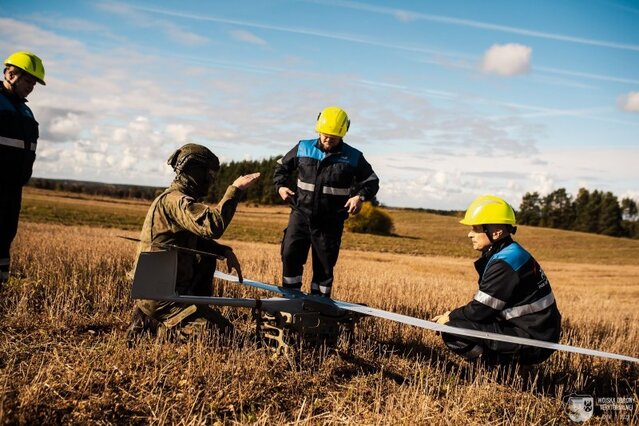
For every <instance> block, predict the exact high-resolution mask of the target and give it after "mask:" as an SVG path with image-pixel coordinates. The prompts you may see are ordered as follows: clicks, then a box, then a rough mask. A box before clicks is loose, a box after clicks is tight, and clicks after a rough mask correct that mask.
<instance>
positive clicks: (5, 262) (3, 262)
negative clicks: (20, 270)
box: [0, 258, 9, 266]
mask: <svg viewBox="0 0 639 426" xmlns="http://www.w3.org/2000/svg"><path fill="white" fill-rule="evenodd" d="M8 264H9V259H8V258H5V259H0V266H6V265H8Z"/></svg>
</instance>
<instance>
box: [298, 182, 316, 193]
mask: <svg viewBox="0 0 639 426" xmlns="http://www.w3.org/2000/svg"><path fill="white" fill-rule="evenodd" d="M297 187H298V188H299V189H303V190H304V191H315V185H314V184H312V183H306V182H302V181H301V180H299V179H298V180H297Z"/></svg>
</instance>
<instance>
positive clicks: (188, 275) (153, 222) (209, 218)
mask: <svg viewBox="0 0 639 426" xmlns="http://www.w3.org/2000/svg"><path fill="white" fill-rule="evenodd" d="M240 193H241V191H240V190H239V189H237V188H236V187H234V186H229V187H228V189H227V190H226V193H225V194H224V197H223V198H222V199H221V200H220V202H219V203H218V204H217V206H216V207H215V208H212V206H210V205H208V204H204V203H198V202H196V201H195V199H193V198H192V197H190V196H188V195H186V194H185V193H184V192H183V191H182V190H181V189H180V186H179V183H177V182H173V184H171V186H170V187H169V188H167V189H166V190H165V191H164V192H163V193H162V194H160V195H159V196H158V197H157V198H156V199H155V200H154V201H153V203H152V204H151V207H150V208H149V211H148V213H147V215H146V219H145V220H144V225H143V226H142V232H141V234H140V244H139V246H138V255H139V254H140V252H143V251H156V250H162V248H161V247H158V246H157V245H154V243H164V244H173V245H176V246H180V247H186V248H191V249H197V250H204V251H208V252H212V253H215V254H223V253H224V251H225V250H226V249H229V247H226V246H222V245H220V244H217V243H216V242H215V241H213V240H214V239H217V238H220V237H221V236H222V234H224V231H225V230H226V228H227V227H228V226H229V224H230V222H231V219H232V218H233V215H234V214H235V209H236V208H237V203H238V201H239V198H240ZM202 263H207V264H208V265H207V269H210V268H211V267H212V268H213V270H215V260H214V259H213V258H212V257H206V256H200V255H196V254H191V253H185V252H180V253H178V271H177V283H176V290H177V291H178V292H179V293H182V294H194V286H195V285H197V283H196V281H197V278H198V276H199V275H200V274H199V272H198V265H200V264H202ZM211 264H212V265H211ZM209 284H210V281H209Z"/></svg>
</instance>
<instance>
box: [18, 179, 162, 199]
mask: <svg viewBox="0 0 639 426" xmlns="http://www.w3.org/2000/svg"><path fill="white" fill-rule="evenodd" d="M28 185H29V186H32V187H34V188H40V189H50V190H53V191H64V192H73V193H76V194H87V195H93V196H103V197H113V198H132V199H139V200H153V199H154V198H155V197H156V196H157V195H159V194H160V193H161V192H162V190H163V188H159V187H156V186H141V185H127V184H113V183H101V182H86V181H80V180H68V179H45V178H31V180H29V183H28Z"/></svg>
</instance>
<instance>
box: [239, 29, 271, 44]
mask: <svg viewBox="0 0 639 426" xmlns="http://www.w3.org/2000/svg"><path fill="white" fill-rule="evenodd" d="M231 36H233V38H234V39H235V40H239V41H243V42H246V43H251V44H257V45H259V46H266V45H267V44H268V43H267V42H266V41H265V40H264V39H262V38H260V37H258V36H256V35H255V34H253V33H252V32H250V31H245V30H234V31H231Z"/></svg>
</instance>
